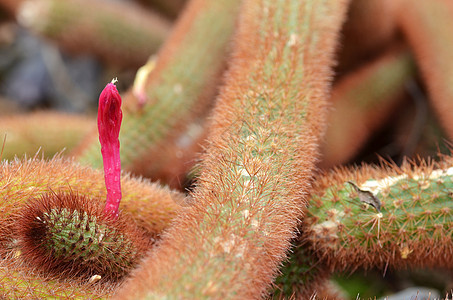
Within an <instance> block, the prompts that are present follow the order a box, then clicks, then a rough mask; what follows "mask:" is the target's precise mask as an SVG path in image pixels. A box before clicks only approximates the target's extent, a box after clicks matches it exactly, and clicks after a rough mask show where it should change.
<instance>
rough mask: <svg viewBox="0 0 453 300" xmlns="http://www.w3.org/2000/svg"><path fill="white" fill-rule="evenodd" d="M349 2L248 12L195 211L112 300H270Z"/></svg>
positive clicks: (261, 2) (298, 209) (319, 128)
mask: <svg viewBox="0 0 453 300" xmlns="http://www.w3.org/2000/svg"><path fill="white" fill-rule="evenodd" d="M346 6H347V1H331V0H328V1H324V0H320V1H317V0H316V1H298V0H297V1H267V0H250V1H244V3H243V6H242V10H241V13H242V14H241V18H240V22H239V29H238V34H237V36H236V40H235V44H234V53H233V57H232V62H231V68H230V69H229V72H228V73H227V76H226V83H225V86H224V87H223V89H222V90H221V93H220V96H219V98H218V99H217V100H218V101H217V106H216V109H215V112H214V116H213V119H214V122H213V124H212V127H211V128H212V131H211V134H210V137H209V146H208V149H207V154H206V155H205V157H204V160H203V164H202V172H201V175H200V178H199V184H198V186H197V188H196V190H195V192H194V195H193V196H194V199H195V201H194V205H193V206H191V207H189V208H188V209H187V210H186V211H184V212H183V213H181V214H180V215H178V217H177V218H176V220H175V223H174V226H172V227H171V228H170V229H169V230H168V231H167V233H166V235H165V238H164V239H163V240H162V243H161V244H160V246H159V247H157V248H156V249H155V251H152V252H151V254H150V256H149V257H148V258H147V259H145V261H144V262H143V263H142V264H141V266H140V267H139V269H138V270H137V271H136V272H134V273H133V276H132V277H130V278H129V280H128V282H127V283H126V284H125V285H124V286H123V287H122V288H121V290H120V291H119V292H118V294H117V295H116V297H117V299H143V298H147V299H154V298H162V297H165V296H166V297H168V298H197V299H204V298H212V297H216V298H222V299H252V298H258V297H260V296H262V295H265V294H266V293H267V289H268V287H269V286H270V285H271V282H272V279H273V278H274V276H275V275H276V273H277V267H278V265H279V264H280V263H281V261H282V260H283V258H284V257H285V252H286V250H287V248H288V247H289V243H290V239H291V237H292V236H293V235H294V234H293V230H294V229H295V226H296V225H297V223H298V221H297V220H298V219H299V218H300V217H301V213H302V210H303V208H304V205H305V201H304V200H306V197H307V194H308V190H309V186H310V180H311V176H312V170H313V169H314V164H315V161H316V156H317V155H316V153H317V146H318V142H319V139H320V136H321V134H322V132H323V130H324V127H325V112H326V111H325V108H326V107H325V106H326V98H327V94H328V88H329V79H330V78H331V65H332V63H333V59H332V56H333V51H334V48H335V46H336V41H337V34H338V32H339V30H340V28H341V24H342V20H343V18H344V15H345V11H346Z"/></svg>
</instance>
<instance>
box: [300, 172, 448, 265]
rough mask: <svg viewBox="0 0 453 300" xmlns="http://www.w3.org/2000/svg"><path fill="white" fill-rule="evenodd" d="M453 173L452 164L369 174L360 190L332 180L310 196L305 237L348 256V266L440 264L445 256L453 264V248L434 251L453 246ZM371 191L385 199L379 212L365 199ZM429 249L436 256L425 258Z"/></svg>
mask: <svg viewBox="0 0 453 300" xmlns="http://www.w3.org/2000/svg"><path fill="white" fill-rule="evenodd" d="M452 175H453V167H445V168H442V169H434V170H433V168H432V167H431V168H429V167H425V168H420V169H418V170H416V171H410V172H406V173H399V174H397V173H395V172H394V174H393V175H392V176H388V177H382V176H381V177H380V179H369V180H366V181H364V182H362V183H360V184H357V187H358V189H355V188H354V187H353V185H351V184H350V183H348V182H337V183H332V184H331V186H329V187H327V188H326V189H325V190H321V192H319V193H315V194H314V195H313V196H312V199H311V205H310V206H309V209H308V212H307V219H306V221H305V223H306V226H307V228H308V229H307V233H306V234H305V236H306V238H307V239H308V240H309V241H310V242H311V243H313V249H319V252H320V253H324V254H326V253H327V256H331V257H332V258H333V257H335V259H336V260H339V261H341V260H342V259H344V260H345V261H343V263H344V265H345V267H346V264H347V263H352V261H354V263H357V264H355V265H354V266H353V267H354V268H356V267H359V266H361V265H362V266H364V267H371V266H378V267H382V266H383V264H385V263H388V264H390V265H395V266H399V265H404V264H405V261H406V262H408V261H412V260H416V259H418V258H420V260H419V261H417V262H416V264H417V265H422V266H423V265H426V266H429V265H442V264H443V262H442V261H443V258H442V257H444V259H445V260H447V262H446V263H447V265H448V264H449V265H451V262H448V258H450V257H451V255H450V254H448V253H450V252H451V251H450V252H448V251H447V252H446V253H445V254H444V255H439V257H436V255H435V253H437V252H440V253H442V251H443V249H444V248H445V249H448V247H452V246H453V244H452V240H453V201H452V192H451V189H452V187H453V180H452ZM350 178H354V176H353V175H352V176H351V177H350ZM368 192H370V193H371V194H372V195H374V196H375V197H376V198H377V199H379V201H380V202H381V210H380V212H379V211H378V210H377V209H376V208H375V207H373V206H371V205H369V204H366V202H367V201H369V197H370V196H369V194H368ZM428 249H429V251H431V252H432V253H431V254H430V257H432V258H430V259H426V258H421V257H420V256H423V253H424V252H425V251H428ZM348 251H349V255H350V257H349V259H348V258H347V253H348ZM361 255H364V257H362V258H360V256H361ZM341 264H342V263H340V265H341ZM349 267H352V266H349Z"/></svg>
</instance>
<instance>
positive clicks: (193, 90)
mask: <svg viewBox="0 0 453 300" xmlns="http://www.w3.org/2000/svg"><path fill="white" fill-rule="evenodd" d="M200 2H201V1H200ZM239 3H240V1H238V0H234V1H233V0H230V1H208V2H205V3H203V4H198V5H199V6H201V7H202V8H201V9H200V12H198V13H197V16H196V18H194V20H193V21H191V24H190V26H189V27H188V28H182V27H181V26H179V27H181V29H183V31H185V33H184V36H183V37H182V38H181V36H180V35H181V32H180V31H181V30H178V25H177V26H176V27H177V30H176V31H175V33H174V34H173V36H174V37H173V36H172V37H170V39H169V40H170V42H169V43H168V44H169V46H168V47H165V46H164V47H163V50H162V56H163V57H165V58H166V60H163V62H162V63H160V61H159V60H158V61H157V64H156V70H157V69H159V76H158V79H157V77H154V79H156V80H154V79H151V80H149V82H148V84H147V86H146V87H145V92H146V94H147V99H148V103H146V104H145V106H144V107H143V109H128V107H125V110H124V118H123V124H122V128H121V132H120V144H121V145H122V147H121V149H120V151H121V164H122V166H123V168H125V169H131V165H132V164H133V163H134V162H137V161H140V163H141V161H142V160H141V158H142V157H143V156H146V154H147V153H149V148H151V147H153V146H155V145H157V144H158V143H160V142H163V141H164V140H165V138H166V137H167V136H168V135H169V134H172V133H175V130H181V128H180V127H181V124H187V123H188V120H190V119H191V118H193V115H194V114H195V115H197V114H201V112H203V111H205V110H206V107H208V105H207V104H206V103H201V102H203V101H204V102H206V100H208V99H206V98H207V97H206V96H207V95H212V94H213V93H214V90H215V87H214V86H213V83H215V82H217V79H215V78H218V77H219V74H220V71H221V70H222V69H223V67H224V64H225V59H226V57H227V54H228V47H227V45H228V42H229V41H230V38H231V35H232V33H233V29H234V24H235V16H236V15H237V11H238V7H239ZM191 10H192V11H193V9H191ZM176 38H178V40H177V46H175V45H174V44H175V42H176V40H175V39H176ZM167 48H168V51H167V50H166V49H167ZM167 52H168V53H170V54H167ZM168 55H170V56H171V57H167V56H168ZM151 74H153V72H151ZM207 89H210V92H209V93H207V92H206V91H207ZM200 99H203V100H200ZM125 100H127V99H125ZM129 100H132V99H129ZM125 103H126V101H125ZM79 161H81V162H83V163H87V164H89V165H91V166H93V167H96V168H101V167H102V158H101V155H100V146H99V142H98V141H97V140H96V139H93V140H92V141H91V144H89V145H88V146H87V148H86V150H85V151H84V152H83V153H82V154H81V155H80V157H79Z"/></svg>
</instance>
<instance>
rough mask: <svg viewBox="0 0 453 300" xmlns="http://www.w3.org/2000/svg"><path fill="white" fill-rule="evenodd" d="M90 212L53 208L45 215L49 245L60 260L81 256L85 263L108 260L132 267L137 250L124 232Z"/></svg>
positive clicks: (123, 266)
mask: <svg viewBox="0 0 453 300" xmlns="http://www.w3.org/2000/svg"><path fill="white" fill-rule="evenodd" d="M99 221H100V220H97V217H96V216H89V215H88V213H87V212H80V211H70V210H68V209H65V208H63V209H52V210H51V211H50V212H48V213H44V215H43V220H42V222H43V224H45V226H46V228H47V235H46V240H47V241H46V244H45V246H46V247H47V248H48V250H52V251H53V253H54V255H55V256H56V257H57V258H58V259H62V260H68V261H69V260H73V259H80V260H83V263H86V264H90V263H93V262H95V263H99V264H103V263H105V262H109V265H110V264H112V265H113V266H115V267H118V268H121V269H129V268H130V267H131V266H132V265H133V261H132V259H133V258H134V257H135V256H136V254H137V253H136V251H135V249H134V247H133V245H132V243H130V242H129V241H128V240H127V239H126V238H125V237H124V236H123V235H122V234H120V233H118V232H116V230H115V229H111V228H109V227H108V226H107V225H106V224H103V222H102V220H101V222H99Z"/></svg>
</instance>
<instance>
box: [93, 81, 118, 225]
mask: <svg viewBox="0 0 453 300" xmlns="http://www.w3.org/2000/svg"><path fill="white" fill-rule="evenodd" d="M122 119H123V113H122V111H121V96H120V94H119V93H118V90H117V89H116V86H115V84H114V82H113V81H112V83H109V84H107V85H106V86H105V88H104V90H103V91H102V93H101V95H100V96H99V108H98V131H99V141H100V142H101V152H102V160H103V163H104V176H105V186H106V189H107V201H106V204H105V209H104V211H105V213H106V214H109V215H111V216H112V217H113V218H114V219H116V218H117V217H118V209H119V205H120V201H121V181H120V179H121V160H120V142H119V140H118V136H119V133H120V127H121V120H122Z"/></svg>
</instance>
